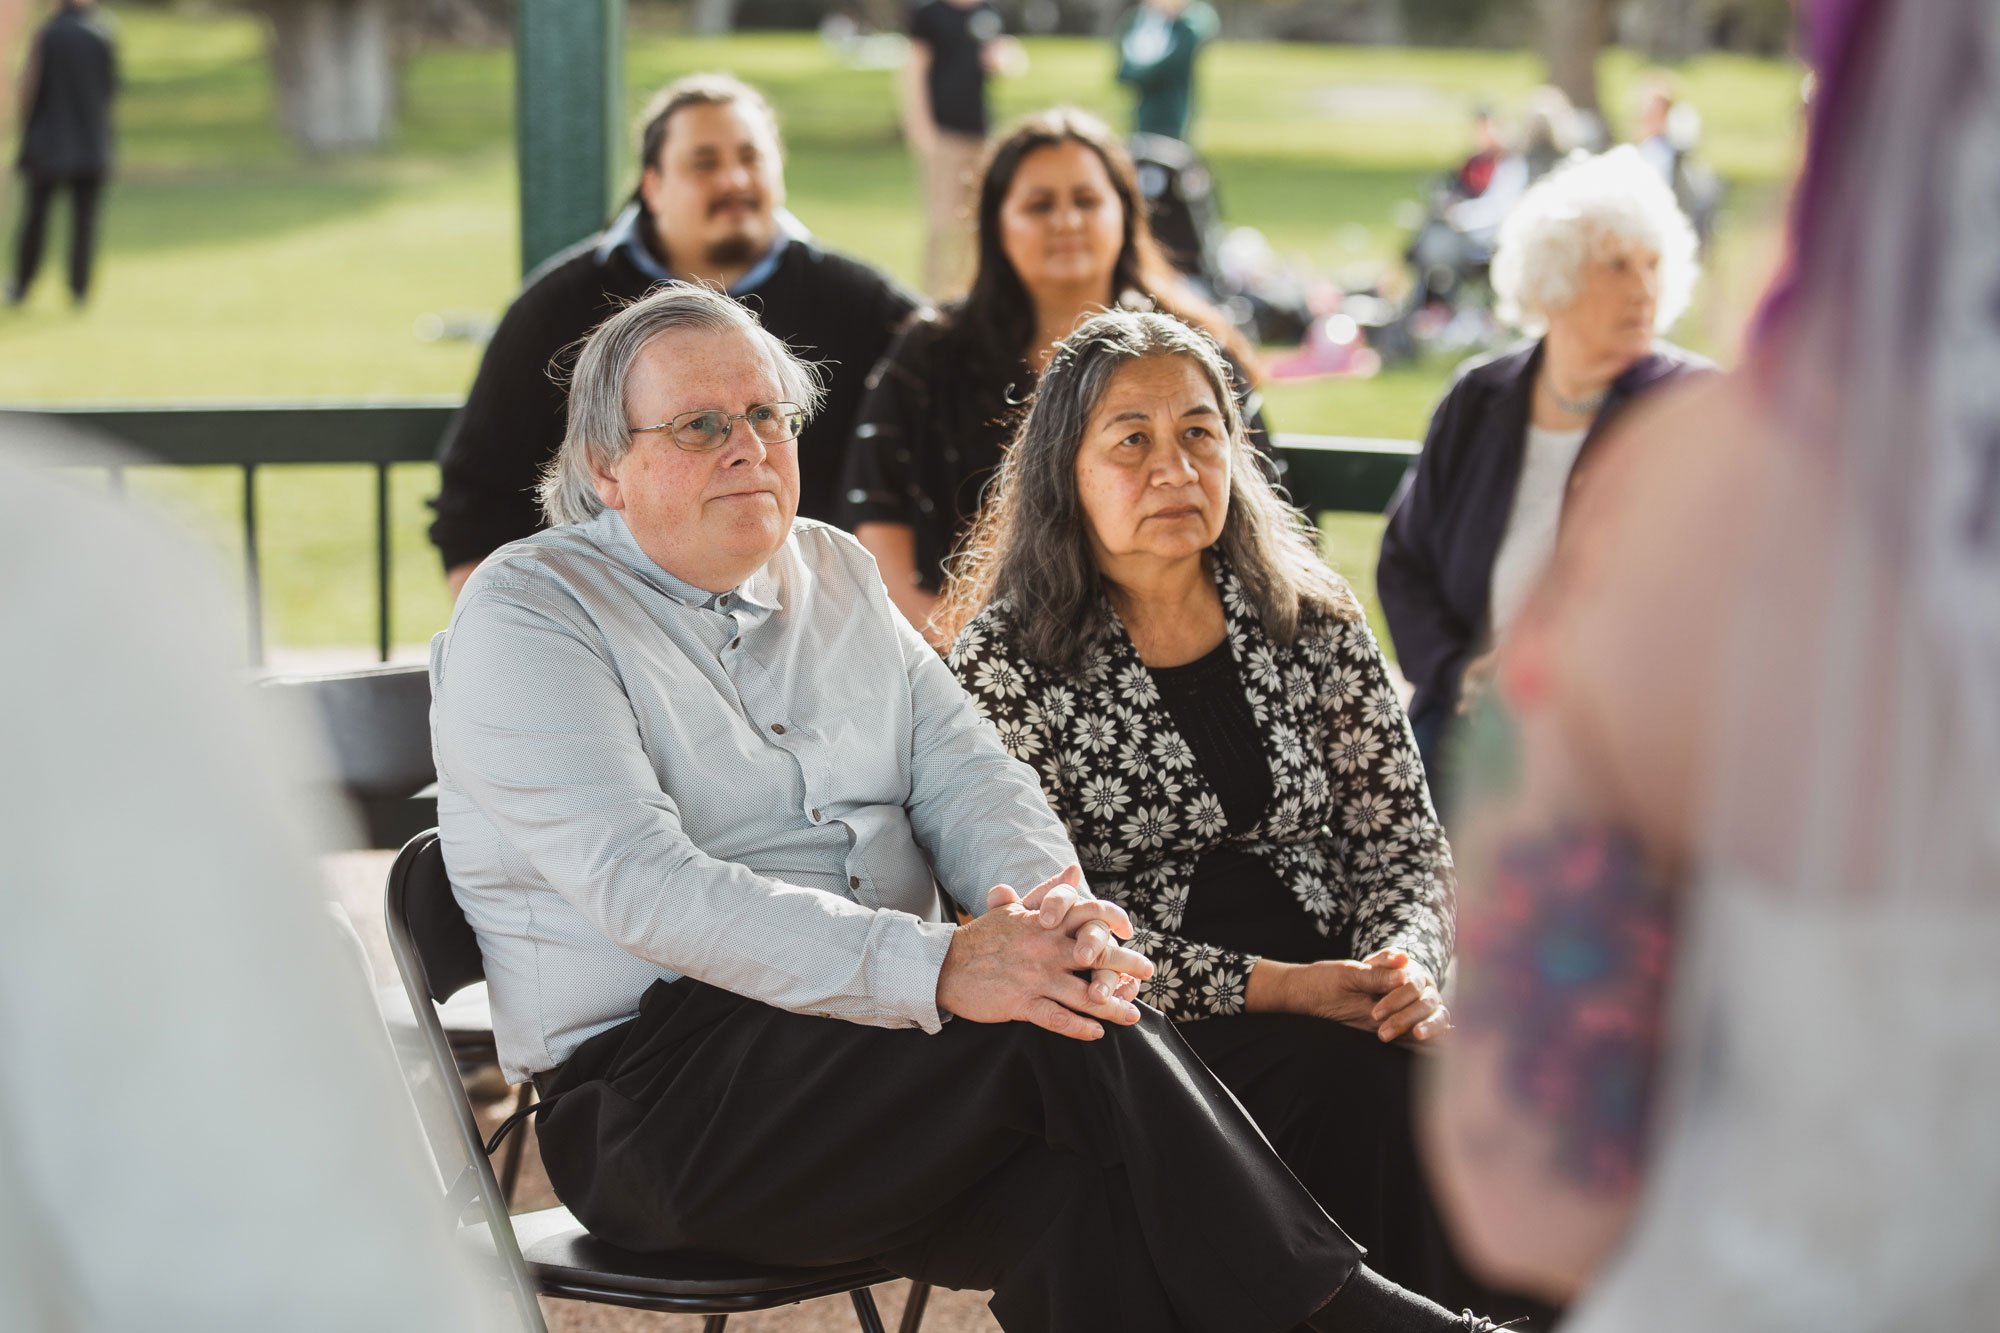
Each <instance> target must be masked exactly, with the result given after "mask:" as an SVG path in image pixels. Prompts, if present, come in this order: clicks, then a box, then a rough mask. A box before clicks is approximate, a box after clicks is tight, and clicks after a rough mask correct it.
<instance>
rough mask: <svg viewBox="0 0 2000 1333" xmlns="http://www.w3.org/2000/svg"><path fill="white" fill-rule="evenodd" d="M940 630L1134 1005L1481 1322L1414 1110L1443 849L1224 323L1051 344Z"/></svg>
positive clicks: (1413, 1266) (1391, 1273) (1382, 687)
mask: <svg viewBox="0 0 2000 1333" xmlns="http://www.w3.org/2000/svg"><path fill="white" fill-rule="evenodd" d="M940 621H941V628H942V630H943V631H944V632H946V633H949V634H952V635H953V636H954V638H955V643H954V646H953V649H952V653H951V657H950V661H951V666H952V670H953V671H954V672H955V673H956V674H957V676H958V679H959V682H960V684H962V685H963V686H964V687H965V688H966V690H967V691H968V692H969V693H970V694H971V696H972V698H973V701H974V702H975V703H976V704H977V705H978V708H979V711H980V713H981V714H982V715H984V716H985V717H986V718H987V719H988V720H989V721H990V722H992V723H993V725H994V727H995V728H996V729H997V730H998V732H999V735H1000V740H1001V743H1002V744H1004V745H1005V746H1006V747H1007V749H1008V752H1009V753H1010V754H1012V755H1013V756H1014V757H1015V758H1016V759H1018V760H1020V761H1021V762H1022V763H1024V764H1028V765H1030V766H1032V767H1033V768H1034V769H1035V770H1036V771H1037V772H1038V773H1039V774H1040V776H1041V781H1042V791H1043V794H1044V795H1045V796H1047V797H1048V799H1049V803H1050V805H1051V806H1053V807H1054V809H1055V811H1056V813H1057V814H1058V815H1060V816H1061V818H1062V820H1063V824H1064V826H1065V827H1066V828H1067V830H1068V832H1069V838H1070V842H1071V844H1072V845H1073V846H1075V847H1076V848H1078V850H1079V852H1080V853H1081V855H1082V857H1083V868H1084V870H1085V872H1086V873H1087V874H1088V875H1089V876H1090V882H1091V885H1092V888H1093V890H1094V891H1095V892H1097V893H1100V894H1102V895H1103V896H1104V897H1105V898H1107V899H1109V900H1111V901H1114V902H1116V903H1117V904H1118V905H1119V906H1120V907H1122V908H1124V909H1125V911H1126V913H1127V914H1128V915H1129V916H1130V917H1131V919H1132V922H1133V925H1134V929H1135V932H1136V933H1135V934H1134V937H1133V940H1134V945H1135V947H1137V948H1138V949H1140V950H1141V951H1142V952H1144V953H1145V954H1146V955H1147V956H1148V957H1149V958H1151V959H1152V960H1153V963H1154V968H1155V971H1154V973H1153V976H1152V977H1151V979H1150V980H1148V981H1146V982H1145V983H1144V984H1143V985H1142V986H1141V988H1140V998H1141V999H1143V1000H1145V1001H1146V1002H1148V1003H1150V1004H1153V1005H1156V1006H1158V1008H1159V1009H1160V1010H1161V1012H1163V1013H1164V1014H1166V1015H1167V1016H1168V1017H1169V1018H1172V1019H1174V1020H1175V1021H1176V1022H1177V1023H1178V1024H1179V1025H1180V1033H1181V1036H1182V1037H1183V1038H1184V1039H1185V1040H1186V1041H1187V1043H1188V1044H1189V1045H1190V1046H1191V1047H1193V1048H1194V1051H1195V1053H1196V1054H1197V1055H1199V1056H1200V1057H1201V1059H1202V1062H1203V1063H1204V1064H1206V1065H1207V1066H1208V1067H1209V1068H1210V1069H1211V1070H1213V1071H1214V1072H1215V1074H1216V1076H1217V1077H1218V1078H1220V1079H1221V1080H1222V1082H1223V1083H1224V1084H1225V1085H1226V1086H1228V1087H1229V1088H1230V1089H1231V1090H1232V1091H1233V1092H1235V1093H1236V1095H1237V1096H1238V1097H1239V1098H1240V1099H1241V1100H1242V1102H1243V1104H1244V1107H1245V1108H1246V1109H1247V1110H1248V1111H1249V1112H1250V1114H1251V1115H1252V1116H1253V1117H1254V1118H1255V1119H1256V1121H1257V1123H1258V1125H1259V1127H1261V1128H1262V1129H1263V1130H1264V1132H1265V1133H1266V1134H1267V1135H1269V1136H1270V1138H1271V1141H1272V1144H1273V1146H1275V1147H1276V1148H1277V1150H1278V1152H1279V1155H1280V1156H1282V1157H1283V1158H1284V1159H1285V1162H1286V1164H1287V1165H1288V1166H1290V1167H1291V1168H1292V1170H1293V1171H1294V1172H1296V1173H1297V1175H1298V1177H1299V1179H1300V1180H1301V1181H1303V1182H1304V1183H1305V1185H1306V1187H1307V1188H1308V1189H1310V1190H1311V1191H1312V1193H1313V1197H1314V1198H1316V1199H1318V1200H1319V1201H1320V1203H1321V1204H1322V1205H1324V1206H1325V1207H1326V1208H1327V1209H1328V1210H1329V1211H1330V1212H1331V1213H1332V1214H1333V1215H1334V1216H1335V1217H1337V1218H1339V1219H1340V1221H1341V1224H1342V1225H1343V1226H1344V1227H1347V1228H1349V1229H1350V1230H1351V1231H1352V1232H1353V1234H1354V1235H1355V1237H1356V1238H1357V1239H1358V1240H1359V1241H1360V1242H1361V1243H1362V1244H1364V1245H1366V1246H1367V1247H1368V1252H1369V1262H1370V1264H1371V1265H1372V1266H1373V1267H1375V1268H1376V1269H1377V1270H1378V1271H1380V1272H1381V1273H1383V1274H1384V1275H1385V1276H1387V1277H1389V1278H1391V1279H1393V1280H1395V1281H1398V1282H1402V1283H1404V1284H1406V1285H1408V1286H1410V1287H1413V1288H1415V1289H1416V1290H1419V1291H1422V1292H1424V1293H1425V1294H1426V1295H1429V1296H1432V1297H1435V1298H1437V1299H1439V1300H1441V1301H1445V1302H1447V1303H1459V1302H1461V1301H1473V1302H1474V1303H1479V1304H1482V1305H1484V1306H1486V1308H1487V1309H1488V1312H1489V1313H1496V1312H1497V1311H1495V1310H1494V1309H1493V1308H1492V1306H1491V1303H1490V1302H1487V1301H1486V1300H1485V1299H1484V1296H1483V1294H1478V1293H1475V1292H1473V1291H1471V1290H1470V1289H1469V1288H1468V1284H1467V1283H1466V1282H1465V1281H1464V1280H1463V1277H1462V1274H1461V1273H1460V1271H1459V1270H1458V1268H1457V1265H1456V1264H1455V1263H1454V1262H1453V1261H1452V1260H1451V1257H1450V1256H1449V1254H1448V1253H1445V1252H1443V1251H1442V1250H1441V1248H1440V1247H1438V1246H1437V1245H1436V1244H1435V1237H1436V1235H1437V1225H1436V1221H1435V1214H1434V1212H1433V1210H1432V1208H1431V1205H1430V1199H1429V1192H1428V1189H1427V1188H1426V1186H1425V1183H1424V1180H1423V1177H1422V1173H1421V1172H1420V1171H1419V1169H1418V1165H1417V1158H1416V1149H1415V1139H1414V1136H1413V1133H1412V1127H1411V1122H1410V1100H1409V1090H1410V1073H1411V1067H1412V1064H1413V1050H1414V1048H1416V1047H1418V1046H1421V1045H1425V1044H1427V1043H1430V1042H1432V1041H1434V1040H1436V1039H1439V1038H1441V1037H1442V1036H1443V1035H1444V1033H1445V1032H1446V1031H1447V1030H1448V1029H1449V1027H1450V1019H1449V1015H1448V1014H1447V1012H1446V1010H1445V1008H1444V1004H1443V1001H1442V1000H1441V998H1440V997H1439V986H1440V985H1441V984H1442V982H1443V979H1444V978H1445V976H1446V974H1447V972H1448V971H1449V969H1450V965H1451V952H1452V934H1453V916H1452V878H1451V852H1450V849H1449V848H1448V847H1447V846H1446V843H1445V839H1444V834H1443V831H1442V830H1441V829H1439V827H1438V823H1437V818H1436V816H1435V815H1434V814H1433V813H1432V811H1431V807H1430V801H1429V799H1428V798H1427V797H1426V795H1425V792H1424V781H1423V765H1422V763H1421V761H1420V760H1419V759H1418V758H1417V750H1416V744H1415V742H1414V741H1413V740H1412V739H1411V737H1410V729H1409V725H1408V723H1407V722H1406V721H1405V720H1404V718H1403V710H1402V706H1401V704H1400V703H1399V702H1398V700H1397V697H1396V691H1395V688H1394V686H1393V685H1391V684H1390V681H1389V673H1388V667H1387V665H1386V664H1385V663H1384V662H1383V660H1382V652H1381V649H1380V648H1379V647H1377V645H1376V643H1375V640H1374V637H1373V636H1372V635H1371V634H1370V633H1369V632H1368V626H1367V621H1366V620H1365V619H1364V618H1363V617H1362V615H1361V610H1360V607H1359V604H1358V603H1357V602H1356V601H1355V599H1354V596H1353V594H1352V593H1351V592H1350V591H1349V590H1348V588H1347V585H1346V584H1345V583H1344V582H1343V581H1342V580H1341V579H1340V577H1339V576H1338V575H1336V574H1335V573H1334V572H1333V571H1332V570H1330V569H1328V568H1327V567H1326V564H1325V563H1324V562H1323V561H1322V560H1321V559H1320V557H1319V553H1318V551H1317V550H1315V549H1314V546H1313V544H1312V541H1311V539H1310V537H1309V536H1308V529H1307V528H1306V526H1305V524H1304V522H1303V520H1302V519H1301V517H1300V516H1299V515H1298V514H1297V513H1296V512H1295V511H1294V510H1292V509H1291V507H1290V506H1288V505H1287V504H1286V503H1285V502H1284V501H1283V500H1282V499H1281V498H1280V497H1279V495H1278V493H1277V491H1276V490H1275V488H1273V486H1272V485H1271V483H1270V482H1269V481H1268V480H1267V479H1266V478H1265V475H1264V471H1263V468H1262V467H1261V465H1260V462H1259V459H1258V456H1257V454H1256V453H1255V451H1254V450H1252V449H1251V447H1250V445H1249V442H1248V440H1247V439H1246V438H1245V436H1244V433H1243V423H1242V418H1241V415H1240V413H1239V412H1238V410H1237V407H1236V400H1235V395H1234V393H1233V391H1232V385H1231V373H1230V370H1229V367H1228V363H1227V361H1226V360H1224V358H1223V356H1222V354H1221V349H1220V348H1218V347H1217V346H1216V344H1215V343H1214V342H1213V340H1211V339H1210V338H1208V337H1206V336H1205V335H1203V334H1202V333H1200V332H1198V331H1197V330H1195V329H1193V328H1190V327H1189V326H1188V325H1186V324H1184V323H1182V322H1181V321H1179V320H1177V319H1174V318H1172V317H1171V316H1167V315H1158V314H1138V313H1127V312H1122V311H1121V312H1114V313H1107V314H1102V315H1098V316H1095V317H1094V318H1092V319H1090V320H1089V321H1087V322H1086V323H1085V324H1084V325H1083V326H1082V327H1081V328H1080V329H1078V330H1077V331H1076V332H1075V333H1073V334H1071V335H1070V336H1069V337H1068V338H1067V339H1065V340H1064V341H1063V342H1062V343H1061V344H1060V345H1059V346H1058V348H1057V350H1056V354H1055V356H1054V358H1053V359H1051V361H1050V362H1049V366H1048V369H1047V370H1046V371H1045V372H1044V374H1043V376H1042V380H1041V384H1040V386H1039V387H1038V389H1037V390H1036V394H1035V401H1034V406H1033V408H1032V409H1031V410H1030V411H1029V413H1028V416H1027V419H1026V421H1025V422H1023V424H1022V427H1021V433H1020V435H1019V436H1018V437H1017V438H1016V440H1015V441H1014V443H1013V445H1012V446H1011V447H1010V448H1009V450H1008V453H1007V458H1006V461H1005V462H1004V463H1002V464H1001V467H1000V471H999V474H998V476H997V477H996V479H995V482H994V485H993V488H992V494H991V495H990V496H989V498H988V500H987V502H986V506H985V508H984V509H983V510H982V512H981V514H980V518H979V524H978V526H977V527H976V528H975V529H974V530H973V532H972V534H971V536H970V537H969V538H968V539H967V541H966V545H965V548H964V550H963V552H962V554H961V555H960V556H959V557H958V559H957V564H956V572H955V574H954V578H953V581H952V584H951V586H950V588H949V590H948V591H947V594H946V602H945V608H944V610H943V612H942V614H941V616H940ZM1161 1220H1162V1221H1164V1222H1167V1223H1169V1224H1171V1223H1172V1222H1173V1221H1174V1220H1175V1219H1173V1218H1171V1217H1169V1218H1163V1219H1161ZM1509 1313H1513V1312H1512V1311H1509Z"/></svg>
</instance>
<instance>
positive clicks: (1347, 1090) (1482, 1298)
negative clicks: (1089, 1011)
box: [1180, 1014, 1556, 1333]
mask: <svg viewBox="0 0 2000 1333" xmlns="http://www.w3.org/2000/svg"><path fill="white" fill-rule="evenodd" d="M1180 1032H1181V1035H1182V1036H1183V1037H1184V1038H1186V1040H1187V1043H1188V1045H1189V1046H1191V1047H1193V1048H1194V1052H1195V1054H1196V1055H1199V1056H1200V1057H1201V1059H1202V1062H1203V1063H1204V1064H1206V1065H1207V1066H1208V1067H1209V1068H1210V1069H1211V1070H1213V1071H1214V1073H1215V1076H1216V1077H1217V1078H1219V1079H1221V1080H1222V1082H1223V1084H1224V1085H1225V1086H1226V1087H1228V1089H1229V1090H1230V1091H1231V1092H1233V1093H1235V1094H1236V1097H1237V1099H1238V1100H1239V1101H1241V1102H1242V1103H1243V1107H1244V1109H1245V1110H1247V1111H1249V1112H1250V1115H1251V1116H1252V1118H1254V1119H1255V1120H1256V1122H1257V1125H1258V1127H1259V1128H1260V1129H1262V1130H1263V1131H1264V1133H1265V1134H1266V1135H1267V1136H1269V1138H1270V1141H1271V1146H1272V1147H1274V1148H1276V1149H1277V1150H1278V1155H1279V1156H1280V1157H1282V1158H1284V1160H1285V1164H1286V1165H1287V1166H1289V1167H1291V1169H1292V1171H1293V1172H1294V1173H1295V1174H1296V1175H1297V1176H1298V1178H1299V1180H1300V1182H1301V1183H1303V1184H1304V1185H1305V1187H1306V1188H1307V1189H1308V1190H1310V1191H1311V1192H1312V1196H1313V1197H1314V1198H1315V1199H1317V1200H1319V1202H1320V1204H1321V1205H1322V1206H1323V1207H1324V1208H1325V1209H1326V1210H1327V1212H1329V1213H1331V1214H1332V1215H1333V1216H1334V1217H1336V1218H1338V1219H1340V1225H1341V1226H1342V1227H1343V1228H1344V1229H1345V1230H1346V1231H1347V1232H1348V1234H1349V1235H1351V1236H1352V1237H1353V1238H1354V1239H1355V1240H1356V1241H1357V1242H1359V1243H1360V1244H1362V1245H1364V1246H1366V1247H1367V1249H1368V1266H1369V1267H1370V1268H1372V1269H1374V1270H1375V1271H1376V1272H1377V1273H1380V1274H1381V1275H1382V1276H1383V1277H1385V1278H1388V1279H1389V1280H1390V1281H1391V1282H1394V1283H1396V1284H1398V1285H1399V1286H1403V1287H1407V1288H1408V1289H1409V1290H1411V1291H1414V1292H1417V1293H1419V1294H1420V1295H1424V1296H1428V1297H1430V1298H1431V1299H1432V1300H1434V1301H1436V1302H1437V1303H1438V1304H1440V1305H1442V1306H1444V1307H1445V1308H1446V1309H1450V1310H1461V1309H1472V1310H1477V1311H1478V1312H1479V1313H1480V1314H1483V1315H1486V1316H1488V1317H1490V1318H1495V1319H1523V1320H1526V1321H1527V1322H1526V1323H1525V1324H1524V1325H1523V1326H1522V1327H1523V1330H1524V1333H1527V1330H1544V1329H1549V1328H1552V1327H1554V1325H1555V1321H1556V1311H1555V1310H1553V1309H1552V1308H1550V1307H1549V1306H1547V1305H1544V1304H1542V1303H1541V1302H1539V1301H1535V1300H1531V1299H1529V1298H1526V1297H1522V1296H1517V1295H1514V1294H1512V1293H1507V1292H1499V1291H1495V1290H1493V1289H1491V1288H1489V1287H1487V1286H1486V1285H1484V1284H1483V1283H1481V1282H1479V1281H1478V1280H1477V1279H1476V1278H1474V1277H1472V1275H1471V1274H1469V1273H1468V1272H1467V1271H1466V1269H1465V1267H1464V1265H1463V1264H1461V1263H1460V1262H1459V1259H1458V1256H1457V1253H1456V1251H1455V1250H1454V1248H1453V1246H1452V1244H1451V1242H1450V1240H1449V1239H1448V1237H1447V1236H1446V1234H1445V1230H1444V1227H1443V1224H1442V1220H1441V1219H1440V1217H1439V1216H1438V1211H1437V1207H1436V1204H1435V1202H1434V1199H1433V1196H1432V1194H1431V1191H1430V1187H1429V1182H1428V1181H1427V1180H1426V1179H1425V1176H1424V1170H1423V1166H1422V1162H1421V1160H1420V1158H1419V1156H1418V1152H1417V1142H1416V1124H1415V1118H1414V1110H1415V1106H1414V1101H1413V1096H1412V1094H1413V1083H1414V1076H1415V1072H1416V1066H1417V1061H1418V1060H1419V1059H1420V1058H1421V1057H1419V1056H1417V1055H1415V1054H1414V1053H1412V1052H1411V1051H1409V1050H1407V1049H1405V1048H1403V1047H1400V1046H1387V1045H1384V1044H1383V1043H1382V1042H1380V1041H1378V1040H1377V1039H1376V1038H1375V1037H1374V1036H1373V1035H1371V1034H1369V1033H1366V1032H1360V1031H1357V1030H1356V1029H1354V1028H1350V1027H1347V1026H1345V1025H1343V1024H1340V1023H1330V1022H1327V1021H1326V1020H1324V1019H1319V1018H1308V1017H1304V1016H1302V1015H1298V1014H1238V1015H1235V1016H1233V1017H1228V1018H1205V1019H1200V1020H1198V1021H1194V1022H1188V1023H1182V1024H1181V1025H1180Z"/></svg>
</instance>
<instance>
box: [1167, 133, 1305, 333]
mask: <svg viewBox="0 0 2000 1333" xmlns="http://www.w3.org/2000/svg"><path fill="white" fill-rule="evenodd" d="M1129 147H1130V150H1131V153H1132V164H1133V166H1134V167H1135V168H1136V169H1137V172H1138V177H1139V193H1140V194H1141V195H1142V196H1144V198H1145V200H1146V212H1147V217H1148V220H1149V221H1150V222H1151V223H1152V227H1153V237H1154V239H1155V240H1157V241H1158V242H1159V243H1160V249H1161V250H1162V251H1163V252H1164V253H1165V255H1166V258H1167V260H1168V262H1170V263H1171V264H1172V265H1173V266H1174V267H1175V268H1176V269H1178V270H1180V272H1181V273H1182V274H1183V275H1184V276H1185V277H1186V278H1187V279H1188V281H1189V282H1190V283H1192V284H1193V285H1194V287H1195V288H1196V289H1197V290H1198V291H1200V292H1201V294H1202V295H1203V296H1206V297H1207V298H1208V299H1209V300H1211V301H1213V302H1214V303H1215V304H1216V306H1218V307H1219V308H1220V309H1221V310H1222V311H1223V313H1224V314H1226V315H1227V316H1228V317H1229V320H1230V322H1231V323H1232V324H1234V325H1236V327H1237V328H1238V329H1240V330H1242V332H1243V334H1244V336H1245V337H1247V338H1249V339H1250V340H1251V341H1252V342H1258V343H1279V344H1291V343H1296V342H1297V341H1298V340H1299V339H1300V338H1301V337H1303V336H1304V335H1305V331H1306V328H1307V326H1308V325H1309V324H1310V323H1311V322H1312V316H1311V314H1310V313H1309V312H1308V311H1307V310H1306V309H1305V306H1304V302H1303V301H1302V300H1301V299H1300V297H1299V294H1298V293H1296V292H1292V291H1281V290H1277V289H1268V290H1267V289H1262V288H1260V287H1259V286H1258V285H1257V284H1254V283H1244V282H1237V281H1232V280H1231V279H1230V277H1229V275H1228V272H1227V270H1226V266H1225V264H1224V263H1223V243H1224V240H1225V238H1226V235H1227V231H1226V229H1225V228H1224V227H1223V225H1222V209H1221V206H1220V204H1219V203H1218V202H1217V199H1216V192H1215V179H1214V177H1212V176H1210V175H1209V173H1208V168H1207V167H1206V166H1205V165H1203V163H1202V160H1201V158H1200V157H1199V156H1198V155H1197V154H1196V153H1195V151H1194V149H1192V148H1190V147H1188V146H1187V145H1186V144H1184V143H1182V142H1181V141H1180V140H1179V139H1171V138H1168V137H1167V136H1166V135H1164V134H1135V135H1133V136H1132V138H1131V141H1130V144H1129Z"/></svg>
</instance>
